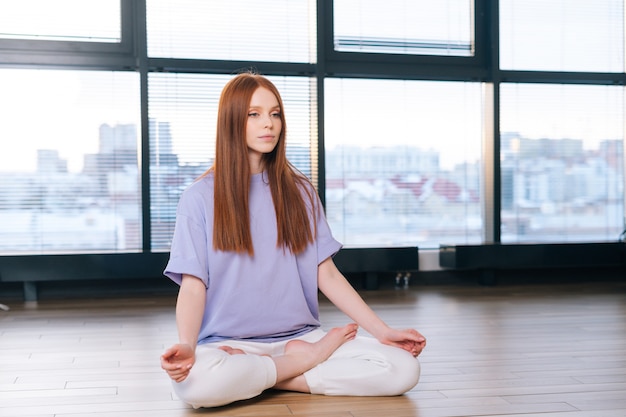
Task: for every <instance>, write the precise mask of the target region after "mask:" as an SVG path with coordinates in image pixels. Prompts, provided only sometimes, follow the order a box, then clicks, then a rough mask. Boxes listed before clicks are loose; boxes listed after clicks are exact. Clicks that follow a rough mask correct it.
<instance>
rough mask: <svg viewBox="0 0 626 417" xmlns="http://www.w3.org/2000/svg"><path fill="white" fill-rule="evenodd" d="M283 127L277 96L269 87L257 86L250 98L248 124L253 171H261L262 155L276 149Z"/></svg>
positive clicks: (247, 139)
mask: <svg viewBox="0 0 626 417" xmlns="http://www.w3.org/2000/svg"><path fill="white" fill-rule="evenodd" d="M282 127H283V126H282V121H281V119H280V106H279V104H278V100H277V99H276V96H275V95H274V94H273V93H272V92H271V91H270V90H268V89H267V88H263V87H259V88H257V89H256V91H255V92H254V94H252V98H251V100H250V106H249V108H248V122H247V125H246V143H247V145H248V158H249V160H250V168H251V169H252V172H253V173H258V172H261V169H262V167H261V166H260V163H261V157H262V156H263V154H266V153H270V152H272V151H273V150H274V148H275V147H276V144H277V143H278V138H279V137H280V132H281V130H282Z"/></svg>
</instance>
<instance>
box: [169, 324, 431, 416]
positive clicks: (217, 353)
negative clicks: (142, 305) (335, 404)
mask: <svg viewBox="0 0 626 417" xmlns="http://www.w3.org/2000/svg"><path fill="white" fill-rule="evenodd" d="M324 334H325V332H324V331H323V330H320V329H317V330H314V331H312V332H310V333H307V334H305V335H303V336H301V337H297V338H296V339H300V340H304V341H307V342H316V341H318V340H319V339H321V338H322V337H323V336H324ZM287 342H289V340H284V341H281V342H275V343H259V342H242V341H236V340H228V341H221V342H215V343H207V344H203V345H199V346H198V347H197V348H196V363H195V365H194V366H193V368H192V369H191V371H190V373H189V376H188V377H187V378H186V379H185V380H184V381H183V382H180V383H176V382H173V385H174V391H175V392H176V395H178V397H179V398H180V399H181V400H182V401H184V402H186V403H188V404H191V405H192V406H193V407H194V408H199V407H217V406H221V405H225V404H229V403H232V402H234V401H238V400H245V399H248V398H253V397H256V396H257V395H259V394H261V393H262V392H263V391H264V390H266V389H268V388H271V387H273V386H274V385H275V384H276V367H275V365H274V361H273V360H272V359H271V358H269V357H268V356H260V355H270V356H278V355H282V354H283V353H284V349H285V345H286V344H287ZM222 345H227V346H230V347H232V348H239V349H242V350H244V351H245V352H246V353H248V354H246V355H229V354H228V353H226V352H224V351H222V350H220V349H217V347H218V346H222ZM419 376H420V364H419V362H418V360H417V359H416V358H414V357H413V356H412V355H411V354H410V353H409V352H406V351H405V350H402V349H399V348H395V347H392V346H387V345H383V344H382V343H380V342H378V341H377V340H375V339H373V338H371V337H364V336H357V337H356V338H355V339H354V340H351V341H349V342H346V343H344V344H343V345H342V346H340V347H339V349H337V350H336V351H335V352H334V353H333V354H332V355H331V357H330V358H328V359H327V360H326V361H325V362H322V363H321V364H319V365H317V366H316V367H315V368H313V369H311V370H310V371H308V372H306V373H305V374H304V377H305V379H306V382H307V384H308V385H309V387H310V389H311V393H312V394H324V395H354V396H391V395H401V394H403V393H405V392H406V391H408V390H410V389H411V388H413V387H414V386H415V385H416V384H417V382H418V380H419Z"/></svg>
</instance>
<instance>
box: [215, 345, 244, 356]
mask: <svg viewBox="0 0 626 417" xmlns="http://www.w3.org/2000/svg"><path fill="white" fill-rule="evenodd" d="M218 349H219V350H223V351H224V352H226V353H228V354H229V355H245V354H246V352H244V351H243V350H241V349H237V348H232V347H230V346H220V347H218Z"/></svg>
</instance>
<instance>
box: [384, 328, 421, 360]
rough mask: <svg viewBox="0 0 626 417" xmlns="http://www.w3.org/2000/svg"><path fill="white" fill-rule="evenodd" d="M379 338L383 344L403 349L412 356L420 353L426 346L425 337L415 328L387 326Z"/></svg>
mask: <svg viewBox="0 0 626 417" xmlns="http://www.w3.org/2000/svg"><path fill="white" fill-rule="evenodd" d="M379 340H380V342H381V343H383V344H385V345H390V346H395V347H399V348H400V349H404V350H406V351H407V352H409V353H410V354H411V355H413V356H417V355H419V354H420V353H422V350H424V348H425V347H426V338H425V337H424V336H422V334H421V333H420V332H418V331H417V330H415V329H405V330H396V329H392V328H389V329H388V330H387V331H386V332H385V334H384V335H383V336H382V337H381V338H379Z"/></svg>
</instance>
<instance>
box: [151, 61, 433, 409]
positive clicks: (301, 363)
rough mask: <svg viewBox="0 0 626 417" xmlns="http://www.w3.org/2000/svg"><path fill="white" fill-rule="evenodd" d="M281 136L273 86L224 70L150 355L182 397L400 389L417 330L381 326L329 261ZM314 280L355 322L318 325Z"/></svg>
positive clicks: (414, 363)
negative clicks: (159, 348)
mask: <svg viewBox="0 0 626 417" xmlns="http://www.w3.org/2000/svg"><path fill="white" fill-rule="evenodd" d="M285 137H286V125H285V116H284V109H283V103H282V99H281V97H280V94H279V92H278V90H277V89H276V87H275V86H274V84H272V83H271V82H270V81H269V80H268V79H267V78H265V77H263V76H261V75H258V74H253V73H242V74H239V75H237V76H235V77H234V78H233V79H232V80H231V81H230V82H228V83H227V84H226V86H225V87H224V90H223V91H222V95H221V97H220V103H219V110H218V123H217V137H216V155H215V163H214V165H213V167H211V168H210V169H209V170H208V171H207V172H205V173H204V174H203V175H202V176H201V177H200V178H199V179H198V180H197V181H196V182H195V183H193V184H192V185H191V186H190V187H189V188H188V189H187V190H185V192H184V193H183V195H182V196H181V199H180V202H179V205H178V211H177V219H176V227H175V231H174V237H173V240H172V245H171V251H170V259H169V262H168V264H167V267H166V269H165V272H164V273H165V275H166V276H168V277H169V278H170V279H172V280H174V281H175V282H176V283H178V284H179V285H180V289H179V294H178V299H177V304H176V323H177V327H178V336H179V342H178V343H177V344H175V345H174V346H172V347H170V348H169V349H167V350H166V351H165V352H164V353H163V355H162V356H161V366H162V368H163V369H164V370H165V371H166V372H167V373H168V375H169V376H170V378H171V379H172V380H173V386H174V390H175V392H176V394H177V395H178V396H179V398H180V399H181V400H183V401H185V402H186V403H189V404H191V405H192V406H193V407H195V408H198V407H215V406H220V405H224V404H228V403H231V402H234V401H237V400H243V399H248V398H252V397H255V396H257V395H259V394H260V393H261V392H263V391H264V390H266V389H268V388H274V389H280V390H291V391H299V392H307V393H313V394H326V395H360V396H373V395H376V396H379V395H399V394H402V393H404V392H406V391H408V390H410V389H411V388H413V387H414V386H415V385H416V384H417V382H418V380H419V374H420V366H419V362H418V360H417V359H416V356H417V355H419V354H420V352H421V351H422V349H423V348H424V347H425V345H426V339H425V338H424V337H423V336H422V335H421V334H420V333H419V332H417V331H416V330H413V329H408V330H396V329H393V328H390V327H389V326H388V325H387V324H385V323H384V322H383V321H382V320H381V319H380V318H379V317H378V316H377V315H376V314H375V313H374V311H373V310H372V309H371V308H370V307H368V306H367V304H366V303H365V302H364V301H363V299H362V298H361V297H360V296H359V294H358V293H357V292H356V291H355V290H354V289H353V287H352V286H351V285H350V284H349V283H348V281H347V280H346V279H345V278H344V276H343V275H342V274H341V273H340V272H339V271H338V270H337V268H336V266H335V264H334V263H333V260H332V256H333V255H334V254H335V253H336V252H337V251H338V250H339V249H340V248H341V244H340V243H339V242H337V241H336V240H335V239H334V238H333V236H332V234H331V231H330V229H329V227H328V224H327V222H326V219H325V216H324V212H323V209H322V206H321V202H320V200H319V197H318V196H317V194H316V192H315V189H314V188H313V186H312V184H311V183H310V182H309V181H308V180H307V178H306V177H305V176H303V175H302V174H301V173H300V172H299V171H297V170H296V169H295V168H294V167H293V166H292V165H291V164H290V163H289V161H288V160H287V158H286V156H285ZM318 290H320V291H321V292H322V293H323V294H324V295H325V296H326V297H327V298H328V299H329V300H330V301H331V302H332V303H333V304H335V305H336V306H337V307H338V308H339V309H340V310H341V311H343V312H344V313H345V314H347V315H348V316H349V317H350V318H351V319H352V320H354V322H355V323H350V324H347V325H346V326H344V327H338V328H334V329H332V330H330V331H328V332H325V331H323V330H321V329H320V321H319V311H318ZM358 326H360V327H362V328H363V329H365V330H366V331H367V332H369V333H370V334H371V335H372V336H374V338H372V337H365V336H357V335H356V333H357V328H358Z"/></svg>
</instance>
